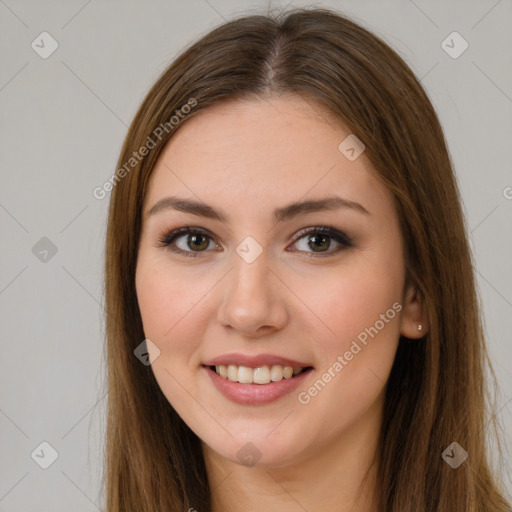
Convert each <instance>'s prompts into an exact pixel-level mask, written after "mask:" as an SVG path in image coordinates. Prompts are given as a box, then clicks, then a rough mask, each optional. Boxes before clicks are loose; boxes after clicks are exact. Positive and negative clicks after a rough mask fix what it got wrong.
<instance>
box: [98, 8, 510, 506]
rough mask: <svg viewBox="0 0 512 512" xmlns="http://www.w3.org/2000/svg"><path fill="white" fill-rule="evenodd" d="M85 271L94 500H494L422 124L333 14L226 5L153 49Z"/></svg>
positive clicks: (401, 87)
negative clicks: (233, 9)
mask: <svg viewBox="0 0 512 512" xmlns="http://www.w3.org/2000/svg"><path fill="white" fill-rule="evenodd" d="M105 273H106V282H105V284H106V306H107V318H106V322H107V341H108V344H107V349H108V352H107V362H108V368H109V373H108V379H109V381H108V384H109V405H108V425H107V451H106V474H105V485H106V493H107V510H108V511H109V512H118V511H119V512H120V511H123V512H127V511H131V510H133V511H135V510H137V511H139V512H140V511H156V510H158V511H171V510H172V511H174V510H189V511H191V510H197V511H210V510H211V511H215V512H217V511H224V510H229V511H238V510H240V511H242V510H243V511H245V510H251V511H252V510H255V511H259V510H280V511H286V510H308V511H316V510H322V511H325V510H337V511H348V510H352V511H355V510H357V511H359V512H365V511H386V512H388V511H389V512H403V511H405V510H408V511H413V510H414V511H415V512H434V511H443V512H446V511H450V512H468V511H475V512H476V511H484V510H485V511H493V512H494V511H496V512H497V511H505V510H509V507H510V505H509V504H507V502H506V498H505V497H504V494H503V491H502V490H501V489H500V484H499V481H498V477H497V475H496V474H493V470H492V469H491V467H490V463H489V455H488V454H487V453H486V451H485V446H486V443H485V435H486V433H487V432H488V427H487V426H488V424H489V423H488V422H489V416H490V412H488V411H487V401H486V390H487V387H486V381H485V378H484V375H485V373H484V372H485V365H486V364H487V363H488V360H487V353H486V348H485V344H484V338H483V333H482V328H481V320H480V312H479V309H478V302H477V296H476V293H475V282H474V276H473V269H472V262H471V256H470V250H469V246H468V242H467V237H466V233H465V228H464V219H463V215H462V212H461V207H460V198H459V192H458V190H457V186H456V181H455V178H454V173H453V170H452V166H451V163H450V159H449V156H448V152H447V148H446V145H445V140H444V136H443V133H442V129H441V127H440V124H439V122H438V119H437V117H436V114H435V112H434V110H433V108H432V105H431V103H430V102H429V100H428V98H427V96H426V94H425V92H424V90H423V89H422V87H421V86H420V84H419V82H418V80H417V79H416V78H415V77H414V75H413V73H412V72H411V71H410V69H409V68H408V67H407V65H406V64H405V63H404V62H403V61H402V60H401V59H400V57H398V56H397V54H396V53H395V52H394V51H393V50H391V49H390V48H389V47H388V46H387V45H386V44H385V43H384V42H383V41H381V40H380V39H379V38H377V37H376V36H375V35H373V34H371V33H369V32H368V31H367V30H365V29H363V28H362V27H360V26H358V25H357V24H355V23H354V22H352V21H350V20H349V19H347V18H345V17H342V16H340V15H338V14H336V13H334V12H332V11H328V10H325V9H311V10H295V11H291V12H288V13H285V14H282V15H281V16H276V17H271V16H268V17H265V16H247V17H242V18H239V19H237V20H233V21H231V22H228V23H225V24H224V25H222V26H220V27H218V28H217V29H215V30H213V31H212V32H210V33H209V34H207V35H206V36H204V37H203V38H202V39H201V40H200V41H198V42H197V43H195V44H194V45H193V46H191V47H190V48H189V49H187V50H186V51H185V52H184V53H183V54H182V55H180V56H179V57H178V58H177V59H176V60H175V61H174V62H173V63H172V65H171V66H170V67H169V68H168V69H167V70H166V71H165V72H164V73H163V75H162V76H161V77H160V78H159V79H158V81H157V83H156V84H155V85H154V86H153V88H152V89H151V90H150V92H149V93H148V94H147V96H146V98H145V99H144V101H143V103H142V105H141V107H140V109H139V111H138V113H137V114H136V116H135V118H134V120H133V122H132V124H131V126H130V129H129V132H128V134H127V136H126V140H125V143H124V146H123V149H122V151H121V155H120V158H119V165H118V171H117V172H116V174H115V175H114V176H113V180H112V196H111V203H110V211H109V223H108V230H107V242H106V267H105ZM491 412H492V411H491ZM491 423H492V421H491Z"/></svg>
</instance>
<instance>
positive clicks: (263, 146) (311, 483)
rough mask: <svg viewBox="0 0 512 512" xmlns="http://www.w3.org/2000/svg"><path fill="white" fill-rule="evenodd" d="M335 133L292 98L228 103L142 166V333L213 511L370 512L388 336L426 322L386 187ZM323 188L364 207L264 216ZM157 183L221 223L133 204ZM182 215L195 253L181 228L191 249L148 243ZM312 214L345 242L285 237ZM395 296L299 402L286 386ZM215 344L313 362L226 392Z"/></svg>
mask: <svg viewBox="0 0 512 512" xmlns="http://www.w3.org/2000/svg"><path fill="white" fill-rule="evenodd" d="M347 135H349V133H348V132H347V130H346V129H345V128H344V127H343V125H342V124H341V123H340V122H339V121H337V120H335V119H334V118H332V117H331V116H330V115H329V114H327V113H326V112H325V111H322V109H321V106H320V105H318V104H316V103H313V102H311V101H309V100H308V101H305V100H304V99H303V98H301V97H298V96H294V95H286V96H271V97H268V98H266V99H258V100H250V101H249V100H245V101H236V102H234V101H229V102H226V103H223V104H217V105H215V106H213V107H210V108H208V109H206V110H205V111H202V112H200V113H199V114H198V115H197V116H195V117H193V118H191V119H189V120H187V121H186V122H185V123H184V124H183V125H182V126H181V127H180V128H179V131H178V132H177V133H176V135H175V136H174V137H173V138H172V139H171V140H170V141H169V143H168V144H167V146H166V148H165V149H164V151H163V153H162V154H161V156H160V158H159V160H158V162H157V164H156V166H155V168H154V170H153V174H152V176H151V179H150V182H149V187H148V190H147V193H146V197H145V201H144V208H143V212H144V216H143V224H142V234H141V239H140V247H139V253H138V262H137V272H136V289H137V297H138V301H139V307H140V311H141V315H142V321H143V325H144V333H145V335H146V338H149V339H150V340H151V341H152V342H153V343H154V344H155V346H156V347H158V350H159V351H160V353H159V355H158V354H157V352H156V351H155V350H153V356H157V355H158V357H156V359H155V360H154V361H153V363H152V370H153V372H154V375H155V377H156V379H157V382H158V384H159V386H160V388H161V389H162V392H163V393H164V394H165V396H166V397H167V399H168V400H169V402H170V403H171V404H172V406H173V407H174V408H175V409H176V411H177V412H178V413H179V414H180V416H181V417H182V418H183V420H184V421H185V422H186V423H187V424H188V426H189V427H190V428H191V429H192V430H193V431H194V432H195V433H196V434H197V435H198V436H199V438H200V439H201V440H202V441H203V452H204V457H205V462H206V466H207V471H208V478H209V480H210V485H211V489H212V502H213V510H214V512H217V511H221V510H222V511H233V512H237V511H245V510H256V508H255V507H257V510H276V509H277V508H278V507H279V510H281V511H283V512H286V511H298V510H304V509H306V510H308V511H310V512H312V511H320V510H321V511H325V510H338V511H340V512H346V511H349V510H350V511H358V512H365V511H375V510H378V499H377V498H376V495H375V494H376V493H375V492H374V491H375V474H376V469H377V468H376V465H375V464H372V461H373V458H374V455H375V450H376V448H377V439H378V432H379V428H380V424H381V419H382V409H383V398H384V388H385V383H386V381H387V379H388V376H389V373H390V370H391V366H392V363H393V360H394V357H395V352H396V349H397V345H398V340H399V336H400V334H402V335H404V336H407V337H408V338H411V339H414V338H419V337H421V336H424V334H425V333H426V332H427V330H428V323H427V318H426V316H425V313H424V308H423V306H422V303H421V300H420V299H419V297H418V295H417V293H416V292H415V289H414V288H413V287H412V286H411V287H408V288H405V270H404V268H405V267H404V260H403V257H402V254H403V241H402V237H401V233H400V229H399V222H398V218H397V213H396V211H395V207H394V204H393V200H392V197H391V194H390V193H389V191H388V190H387V189H386V188H385V187H384V185H382V184H381V182H380V181H379V180H378V179H377V178H376V176H375V174H374V171H373V170H372V168H371V165H370V163H369V161H368V159H367V158H366V156H365V153H364V152H363V153H362V154H361V156H359V157H358V158H357V159H356V160H354V161H349V160H348V159H347V158H346V157H345V156H344V155H343V154H342V153H341V152H340V151H339V150H338V145H339V144H340V142H341V141H343V140H344V139H345V138H346V137H347ZM333 194H336V195H339V196H341V197H343V198H346V199H349V200H351V201H355V202H357V203H359V204H361V205H362V206H363V207H364V208H366V209H367V210H368V211H369V214H363V213H360V212H358V211H356V210H354V209H351V208H340V209H336V210H332V211H323V212H313V213H307V214H301V215H298V216H296V217H294V218H292V219H289V220H286V221H284V222H282V223H278V224H276V222H275V220H274V219H273V217H272V212H273V210H274V209H275V208H277V207H282V206H284V205H286V204H288V203H290V202H294V201H299V200H309V199H318V198H323V197H326V196H331V195H333ZM170 195H174V196H179V197H182V198H187V199H192V200H196V201H201V202H204V203H206V204H208V205H212V206H214V207H215V208H217V209H220V210H222V211H223V212H224V214H225V215H226V216H227V221H226V222H221V221H218V220H214V219H208V218H205V217H199V216H196V215H193V214H190V213H184V212H180V211H176V210H171V209H168V210H162V211H160V212H158V213H156V214H154V215H151V216H148V215H147V211H148V210H149V209H150V208H151V207H152V206H153V205H154V204H155V203H156V202H157V201H159V200H160V199H162V198H164V197H166V196H170ZM187 225H188V226H191V227H201V228H203V229H205V230H207V231H208V232H210V233H211V239H209V238H206V242H205V243H203V247H206V249H204V248H203V250H202V251H201V250H198V249H194V246H193V245H192V241H191V237H189V236H187V235H186V234H185V235H181V238H179V239H178V240H177V241H175V244H174V245H175V246H176V245H178V247H179V248H181V249H182V250H184V251H188V252H189V253H193V254H196V255H197V256H196V257H195V258H193V257H186V256H182V255H179V254H176V253H173V252H172V251H171V250H170V248H169V247H163V246H161V244H159V236H161V235H162V234H166V233H167V232H169V231H171V230H172V229H176V228H180V227H183V226H187ZM325 225H331V226H333V227H334V228H335V229H337V230H339V231H341V232H343V233H345V234H347V235H348V236H349V237H351V238H352V240H353V246H352V247H348V248H342V249H341V250H340V251H337V248H338V247H339V244H338V243H337V242H336V241H335V240H334V239H332V238H330V239H329V238H328V240H330V241H331V244H330V246H329V245H328V242H327V243H326V244H324V245H322V246H321V249H320V254H319V253H318V252H315V251H314V248H311V247H310V245H308V240H310V239H311V236H312V235H311V234H310V235H308V234H306V235H302V238H300V240H297V241H296V240H295V235H296V233H298V231H299V230H300V229H302V228H306V227H312V226H325ZM247 236H251V237H253V238H254V239H255V240H256V241H257V242H258V244H259V245H260V246H261V248H262V250H263V252H262V253H261V255H260V256H259V257H258V258H257V259H256V260H255V261H254V262H252V263H250V264H249V263H247V262H246V261H245V260H244V259H242V258H241V257H240V256H239V254H238V253H237V252H236V248H237V247H238V246H239V244H240V243H241V242H242V241H243V240H244V239H245V238H246V237H247ZM321 236H322V235H320V237H321ZM208 240H211V241H210V243H209V245H207V242H208ZM187 241H189V242H190V245H187ZM203 241H204V239H203ZM200 242H201V240H200ZM191 246H192V247H191ZM194 251H195V252H194ZM321 251H323V253H322V252H321ZM315 254H319V255H318V256H316V257H315ZM394 303H399V304H400V305H401V306H402V309H401V311H400V312H399V313H397V314H396V316H394V318H393V319H390V320H388V322H386V323H385V325H384V327H383V328H382V329H381V330H379V332H378V334H377V335H375V336H374V338H369V341H368V343H367V345H366V346H364V347H363V348H362V350H361V351H360V352H359V353H357V355H355V356H354V358H353V359H352V360H351V361H349V362H347V365H346V366H344V367H343V370H342V371H340V372H338V373H336V376H335V377H334V378H332V379H331V381H330V382H329V383H328V384H327V385H326V386H325V387H324V388H323V389H322V390H321V391H320V392H319V393H318V394H317V395H316V396H314V397H312V398H311V400H310V401H309V403H307V404H302V403H300V402H299V401H298V393H299V392H301V391H307V390H308V388H310V387H311V386H312V385H313V384H314V383H315V382H316V381H317V380H318V379H319V378H320V377H321V376H322V375H323V374H324V373H325V372H326V371H327V370H328V368H330V367H331V368H332V366H333V363H334V362H335V361H336V360H337V358H338V356H339V355H343V354H344V353H345V352H346V351H347V350H349V348H350V346H351V343H352V342H353V340H355V339H356V338H357V336H358V334H360V333H361V332H362V331H364V330H365V328H369V327H370V326H374V325H375V323H376V321H377V320H379V318H381V317H380V315H381V314H385V313H386V311H387V310H389V309H390V308H392V305H393V304H394ZM419 323H421V324H422V325H423V329H422V331H418V324H419ZM228 352H239V353H244V354H251V355H253V354H259V353H272V354H276V355H282V356H285V357H289V358H292V359H296V360H298V361H301V362H306V363H308V364H309V365H311V366H313V367H314V370H313V372H311V374H310V375H309V376H308V377H307V379H306V381H305V382H304V385H301V386H300V388H299V389H298V390H297V391H294V392H292V393H290V394H288V395H286V396H284V397H281V398H279V399H278V400H277V401H275V402H272V403H270V404H266V405H260V406H256V405H251V404H247V405H240V404H236V403H234V402H232V401H230V400H228V399H227V398H225V397H224V396H223V395H222V394H220V393H219V392H218V391H217V389H216V388H215V387H214V386H213V385H212V383H211V381H210V378H209V377H208V375H207V374H206V371H205V369H204V368H203V367H202V364H203V363H204V362H205V361H206V360H208V359H211V358H213V357H216V356H219V355H222V354H226V353H228ZM247 442H251V443H253V444H254V445H255V446H256V447H257V449H258V450H259V452H260V454H261V458H260V459H259V461H258V462H257V463H256V464H255V465H253V466H247V465H244V464H243V463H242V462H241V460H239V458H238V457H237V452H238V451H239V450H240V449H241V448H242V447H243V446H244V445H245V444H246V443H247ZM365 475H367V478H366V480H364V477H365ZM256 503H257V505H255V504H256Z"/></svg>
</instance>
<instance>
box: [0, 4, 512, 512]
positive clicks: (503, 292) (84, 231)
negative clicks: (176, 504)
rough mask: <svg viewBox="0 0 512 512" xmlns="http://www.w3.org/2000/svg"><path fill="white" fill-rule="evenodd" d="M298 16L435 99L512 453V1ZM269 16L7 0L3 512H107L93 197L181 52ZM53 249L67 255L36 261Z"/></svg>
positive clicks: (229, 8) (1, 290)
mask: <svg viewBox="0 0 512 512" xmlns="http://www.w3.org/2000/svg"><path fill="white" fill-rule="evenodd" d="M285 5H287V2H282V3H279V2H277V1H276V2H273V3H272V7H279V6H283V7H284V6H285ZM288 5H293V6H303V5H318V6H327V7H334V8H336V9H339V10H340V11H341V12H345V13H348V14H350V15H352V16H353V17H355V18H356V19H357V20H359V21H360V23H362V24H363V25H364V26H366V27H368V28H369V29H371V30H373V31H374V32H375V33H377V34H379V35H380V36H381V37H383V38H384V39H385V40H386V41H387V42H388V43H389V44H390V45H391V46H392V47H393V48H395V49H396V50H397V51H398V52H399V54H400V55H401V56H402V57H403V58H404V59H405V60H406V62H407V63H408V64H409V65H410V66H411V67H412V69H413V70H414V71H415V73H416V74H417V76H418V77H420V78H421V80H422V83H423V84H424V86H425V88H426V90H427V92H428V94H429V96H430V98H431V100H432V102H433V104H434V107H435V108H436V110H437V112H438V114H439V117H440V120H441V122H442V125H443V128H444V130H445V133H446V137H447V140H448V144H449V148H450V152H451V155H452V158H453V162H454V164H455V169H456V172H457V176H458V180H459V183H460V187H461V191H462V196H463V200H464V208H465V211H466V214H467V220H468V227H469V231H470V232H471V243H472V247H473V250H474V256H475V266H476V271H477V277H478V284H479V291H480V294H481V299H482V304H483V307H484V313H485V319H486V333H487V336H488V343H489V348H490V353H491V357H492V360H493V363H494V367H495V370H496V373H497V377H498V381H499V385H500V395H499V396H498V410H499V419H500V420H501V421H502V423H503V426H504V427H505V429H506V430H507V431H508V436H507V438H506V440H507V443H508V447H509V449H510V446H511V443H510V433H511V432H512V401H511V399H512V344H511V337H510V332H511V328H512V321H511V318H512V272H511V261H512V237H511V232H512V224H511V222H510V221H511V211H512V199H511V198H512V188H507V187H512V174H511V172H510V171H511V161H512V155H511V153H512V144H511V141H512V122H511V120H512V116H511V113H512V51H511V50H512V31H511V29H510V28H511V27H512V2H511V1H510V0H500V1H496V0H481V1H472V2H470V1H446V0H444V1H428V2H427V1H420V0H415V1H414V2H413V1H409V0H404V1H382V0H380V1H341V0H340V1H337V2H334V1H333V2H321V3H316V4H313V3H306V2H299V1H293V3H290V4H288ZM267 7H268V4H267V2H263V1H262V2H249V1H238V2H236V1H234V0H232V1H228V0H208V1H206V0H187V1H186V2H177V1H167V2H163V1H156V0H155V1H148V2H142V1H123V2H121V1H101V0H90V1H86V0H73V1H66V2H64V1H44V2H43V1H23V0H5V1H4V0H0V48H1V50H0V51H1V68H0V108H1V113H2V115H1V121H0V145H1V151H0V163H1V165H0V169H1V172H2V175H1V183H2V187H1V189H0V226H1V231H2V239H3V243H2V251H1V271H0V311H1V328H2V357H1V359H0V390H1V391H0V432H1V437H0V511H3V512H15V511H23V512H33V511H40V510H51V511H53V512H61V511H62V512H64V511H66V512H68V511H70V510H73V511H95V510H99V507H98V505H100V504H102V496H101V494H100V490H99V489H100V470H101V467H102V460H101V451H102V449H103V440H102V433H103V425H104V414H105V404H106V399H105V388H104V387H103V374H104V366H103V363H102V347H103V335H104V329H103V317H102V314H103V313H102V302H103V297H102V264H103V237H104V232H105V222H106V211H107V203H108V197H107V198H106V199H104V200H101V201H100V200H96V199H95V198H94V197H93V195H92V190H93V188H94V187H97V186H101V185H102V184H103V183H104V182H105V180H106V179H108V177H109V176H111V174H112V173H113V172H114V170H115V165H116V160H117V157H118V153H119V151H120V148H121V143H122V140H123V137H124V135H125V133H126V129H127V125H128V123H129V122H130V120H131V118H132V116H133V115H134V114H135V111H136V109H137V107H138V105H139V103H140V101H141V100H142V98H143V96H144V94H145V92H146V91H147V89H148V88H149V87H150V86H151V85H152V83H153V82H154V81H155V79H156V78H157V77H158V75H159V74H160V72H161V71H162V70H163V69H164V68H165V67H166V66H167V65H168V64H169V63H170V61H171V60H172V59H173V58H174V57H175V56H176V55H177V54H178V53H179V52H180V50H181V49H183V47H184V46H185V45H186V44H188V43H190V42H191V41H193V40H195V39H197V38H199V36H201V35H203V34H204V33H206V32H207V31H208V30H210V29H211V28H213V27H214V26H217V25H218V24H219V23H220V22H222V21H223V19H229V18H230V17H232V16H233V15H235V14H241V13H243V12H252V13H256V12H265V11H266V10H267ZM43 31H47V32H49V33H50V34H51V36H52V37H53V38H54V39H55V40H56V41H57V42H58V45H59V46H58V49H57V50H56V51H55V52H54V53H53V54H52V55H51V56H50V57H48V58H47V59H43V58H41V57H40V56H39V54H38V53H36V51H34V50H33V49H32V47H31V43H32V41H34V40H35V41H36V43H37V42H38V41H39V44H40V46H42V43H40V39H41V38H38V36H39V34H40V33H41V32H43ZM453 31H457V32H459V33H460V34H461V35H462V37H463V38H464V39H465V40H466V41H467V42H468V43H469V48H468V49H467V50H466V51H465V52H464V53H463V54H462V55H460V56H459V57H458V58H456V59H453V58H451V57H450V56H449V55H448V54H447V53H446V52H445V51H444V50H443V48H442V47H441V43H442V41H443V40H444V39H445V38H446V37H447V36H448V35H449V34H450V33H452V32H453ZM45 48H46V49H48V48H49V42H48V40H46V43H45ZM43 237H47V238H48V239H49V240H51V243H52V244H53V245H54V246H55V247H56V249H57V252H56V254H54V255H52V252H51V251H50V252H49V253H48V254H45V253H44V252H41V251H43V250H44V249H45V248H46V249H48V241H42V242H39V241H40V239H41V238H43ZM38 242H39V245H36V244H37V243H38ZM45 244H46V245H45ZM34 246H36V249H34V250H33V247H34ZM34 253H35V254H34ZM41 258H43V260H44V258H46V259H45V260H44V261H41ZM43 441H46V442H48V443H50V445H51V446H52V447H53V448H54V449H55V450H56V452H57V453H58V458H57V459H56V460H55V462H54V463H53V464H52V465H51V466H50V467H49V468H48V469H42V468H41V467H40V466H39V465H38V463H36V461H38V462H39V463H43V464H44V462H45V461H46V462H47V463H48V462H51V460H50V457H51V451H50V449H48V448H45V447H44V446H43V447H42V448H41V447H39V445H40V443H41V442H43ZM38 447H39V448H38ZM36 448H37V450H36V454H35V455H34V459H33V458H32V457H31V454H32V453H33V451H34V450H35V449H36ZM41 450H43V451H41ZM37 454H39V457H38V456H37ZM470 456H471V454H470ZM506 456H507V460H506V462H507V463H508V465H509V466H511V465H512V464H511V462H512V457H511V456H510V454H508V455H506ZM506 479H507V485H508V488H509V489H512V483H511V481H510V476H509V475H506Z"/></svg>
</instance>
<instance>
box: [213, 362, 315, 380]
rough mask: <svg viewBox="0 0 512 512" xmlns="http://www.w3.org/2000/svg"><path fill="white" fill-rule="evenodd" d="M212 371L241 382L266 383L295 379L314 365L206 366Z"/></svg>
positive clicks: (227, 378)
mask: <svg viewBox="0 0 512 512" xmlns="http://www.w3.org/2000/svg"><path fill="white" fill-rule="evenodd" d="M206 368H208V369H209V370H210V371H212V372H215V373H216V374H217V375H219V376H220V377H222V378H224V379H226V380H229V381H231V382H237V383H240V384H259V385H265V384H270V383H272V382H279V381H282V380H283V379H293V378H296V377H297V376H299V375H301V374H302V373H305V372H308V371H310V370H312V369H313V367H312V366H305V367H302V366H295V367H294V366H287V365H280V364H274V365H263V366H257V367H250V366H241V365H235V364H229V365H227V364H219V365H209V366H206Z"/></svg>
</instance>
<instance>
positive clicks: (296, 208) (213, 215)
mask: <svg viewBox="0 0 512 512" xmlns="http://www.w3.org/2000/svg"><path fill="white" fill-rule="evenodd" d="M340 208H349V209H351V210H354V211H356V212H359V213H362V214H364V215H371V214H370V212H369V211H368V210H367V209H366V208H365V207H364V206H362V205H361V204H359V203H356V202H355V201H350V200H348V199H343V198H342V197H339V196H330V197H325V198H321V199H311V200H309V201H299V202H295V203H290V204H288V205H286V206H283V207H281V208H276V209H275V210H274V219H275V221H276V222H283V221H286V220H289V219H292V218H294V217H296V216H298V215H303V214H307V213H315V212H325V211H331V210H337V209H340ZM166 210H177V211H180V212H185V213H191V214H193V215H197V216H199V217H206V218H208V219H214V220H218V221H220V222H224V223H225V222H227V220H228V219H227V217H226V216H225V215H224V214H223V213H222V211H221V210H218V209H217V208H214V207H213V206H209V205H207V204H205V203H200V202H197V201H193V200H191V199H182V198H179V197H174V196H170V197H164V198H163V199H160V200H159V201H157V202H156V203H155V204H154V205H153V206H152V207H151V208H150V209H149V210H147V212H146V215H147V216H148V217H150V216H152V215H156V214H157V213H161V212H163V211H166Z"/></svg>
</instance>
